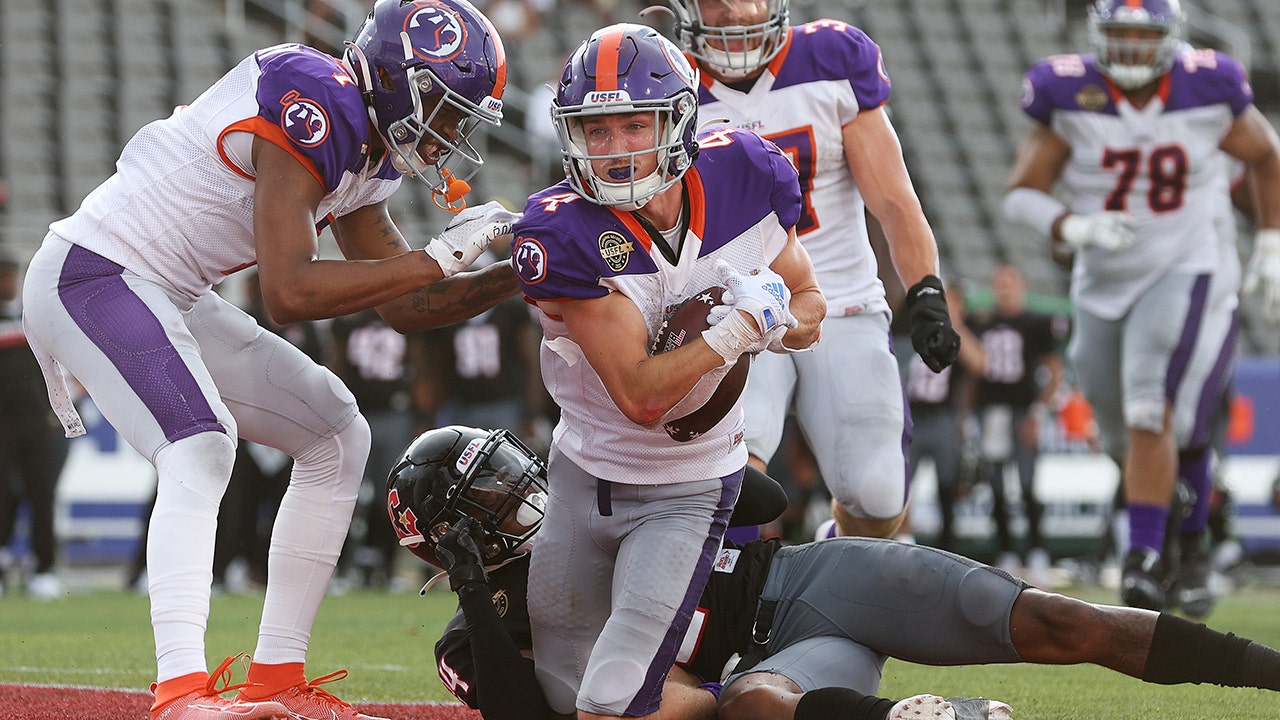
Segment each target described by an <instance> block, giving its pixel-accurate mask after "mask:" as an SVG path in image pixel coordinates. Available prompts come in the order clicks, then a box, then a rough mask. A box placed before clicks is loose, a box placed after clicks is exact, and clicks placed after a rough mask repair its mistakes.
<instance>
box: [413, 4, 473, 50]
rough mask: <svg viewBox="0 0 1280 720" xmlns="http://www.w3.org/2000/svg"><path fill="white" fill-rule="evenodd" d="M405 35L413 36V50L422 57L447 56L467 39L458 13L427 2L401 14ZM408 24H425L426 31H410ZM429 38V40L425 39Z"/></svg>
mask: <svg viewBox="0 0 1280 720" xmlns="http://www.w3.org/2000/svg"><path fill="white" fill-rule="evenodd" d="M404 26H405V37H406V38H408V37H412V38H414V45H413V54H414V55H417V56H418V57H420V58H422V59H423V60H431V61H433V62H443V61H445V60H451V59H452V58H454V57H455V56H456V55H457V54H458V53H460V52H462V47H463V45H464V44H465V43H466V41H467V26H466V25H464V24H463V22H462V18H460V17H458V13H457V12H455V11H453V10H451V9H449V8H448V7H446V6H443V5H435V4H431V5H427V6H425V7H423V8H421V9H419V10H415V11H414V12H413V13H410V15H409V16H408V17H407V18H405V21H404ZM411 28H415V29H416V28H428V29H429V30H430V31H429V32H414V33H410V32H409V30H410V29H411ZM426 41H430V42H426Z"/></svg>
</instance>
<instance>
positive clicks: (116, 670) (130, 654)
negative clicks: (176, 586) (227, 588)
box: [0, 588, 1280, 720]
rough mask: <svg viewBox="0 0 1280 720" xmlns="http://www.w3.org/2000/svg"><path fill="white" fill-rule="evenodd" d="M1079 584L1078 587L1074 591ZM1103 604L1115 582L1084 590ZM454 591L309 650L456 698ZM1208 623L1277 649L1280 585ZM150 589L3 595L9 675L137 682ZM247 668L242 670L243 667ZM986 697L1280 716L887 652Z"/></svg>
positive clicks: (374, 596) (1248, 693)
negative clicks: (449, 641)
mask: <svg viewBox="0 0 1280 720" xmlns="http://www.w3.org/2000/svg"><path fill="white" fill-rule="evenodd" d="M1073 592H1075V591H1073ZM1077 594H1080V595H1081V596H1083V597H1086V598H1087V599H1091V600H1094V601H1100V602H1107V601H1110V600H1111V595H1110V593H1107V592H1103V591H1100V590H1097V589H1083V590H1080V591H1079V592H1078V593H1077ZM261 606H262V597H261V595H247V596H219V597H215V598H214V600H213V613H212V616H211V618H210V624H209V634H208V638H209V643H208V645H209V650H210V656H209V659H210V666H211V667H212V666H213V665H214V664H216V663H217V662H219V661H221V660H222V658H223V657H225V656H226V655H229V654H233V653H236V652H251V651H252V650H253V644H254V639H255V637H256V632H257V622H258V617H259V612H260V610H261ZM453 608H454V604H453V595H452V594H450V593H449V592H447V591H433V592H431V593H429V594H428V596H427V597H426V598H420V597H418V596H417V594H416V593H407V594H382V593H371V592H352V593H350V594H346V595H340V596H331V597H329V598H327V599H326V600H325V603H324V605H323V606H322V607H321V610H320V616H319V618H318V620H317V622H316V626H315V631H314V633H313V634H312V643H311V652H310V655H309V657H308V663H307V664H308V672H309V674H310V675H312V676H315V675H321V674H324V673H328V672H331V671H333V670H336V669H338V668H343V667H345V668H347V669H348V670H350V671H351V675H350V677H348V678H347V679H346V680H343V681H342V682H341V683H339V684H338V685H336V686H333V687H332V689H333V690H334V691H335V692H337V693H338V694H339V695H340V696H341V697H343V698H344V699H346V700H350V701H353V702H421V701H449V700H452V696H450V695H448V693H446V692H445V690H444V688H443V687H442V686H441V684H440V682H439V680H438V678H437V677H436V671H435V664H434V660H433V657H432V645H433V643H434V641H435V638H436V636H437V633H438V632H439V630H440V629H441V628H442V627H443V626H444V623H445V622H446V620H447V619H448V618H449V616H450V615H451V614H452V613H453ZM1209 624H1210V625H1211V626H1212V627H1214V628H1216V629H1219V630H1223V631H1231V632H1235V633H1237V634H1239V635H1244V636H1246V637H1250V638H1253V639H1255V640H1259V641H1261V642H1265V643H1267V644H1269V645H1271V646H1273V647H1280V589H1274V588H1266V589H1259V588H1253V589H1246V590H1242V591H1239V592H1237V593H1236V594H1235V595H1232V596H1231V597H1229V598H1227V599H1226V600H1224V601H1223V602H1222V603H1220V604H1219V606H1218V608H1217V609H1216V610H1215V611H1214V614H1213V616H1212V617H1211V618H1210V622H1209ZM153 672H154V670H153V660H152V641H151V630H150V625H149V623H148V619H147V601H146V598H145V597H142V596H139V595H134V594H126V593H121V592H97V593H92V594H83V595H72V596H70V597H68V598H67V599H65V600H62V601H59V602H54V603H38V602H33V601H29V600H26V599H25V598H22V597H4V598H0V683H30V684H67V685H79V686H93V687H107V688H124V689H135V690H141V689H144V688H146V687H147V686H148V685H149V684H150V682H151V681H152V679H153ZM236 677H237V679H239V678H242V677H243V673H242V672H241V671H239V670H237V676H236ZM919 692H932V693H936V694H940V695H983V696H985V697H992V698H997V699H1000V700H1004V701H1005V702H1008V703H1010V704H1011V705H1013V707H1014V710H1015V717H1016V718H1018V719H1019V720H1081V719H1082V718H1090V719H1092V718H1098V719H1104V718H1105V719H1106V720H1158V719H1165V718H1168V719H1174V720H1181V719H1183V718H1205V719H1209V718H1213V719H1214V720H1217V719H1218V718H1240V719H1246V720H1255V719H1256V720H1264V719H1267V720H1272V719H1274V718H1276V717H1278V716H1280V704H1278V701H1280V696H1278V695H1276V694H1274V693H1268V692H1264V691H1260V690H1236V689H1225V688H1217V687H1212V686H1193V685H1186V686H1178V687H1162V686H1154V685H1147V684H1144V683H1141V682H1139V681H1137V680H1133V679H1131V678H1127V677H1124V676H1121V675H1118V674H1116V673H1113V672H1110V671H1106V670H1102V669H1101V668H1096V667H1048V666H1032V665H1019V666H981V667H978V666H974V667H959V668H932V667H924V666H920V665H910V664H907V663H901V662H896V661H890V662H889V664H888V666H887V667H886V669H885V677H884V684H883V686H882V688H881V694H882V695H885V696H887V697H903V696H907V695H912V694H916V693H919Z"/></svg>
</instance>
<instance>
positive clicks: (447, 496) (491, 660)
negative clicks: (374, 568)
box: [387, 426, 1280, 720]
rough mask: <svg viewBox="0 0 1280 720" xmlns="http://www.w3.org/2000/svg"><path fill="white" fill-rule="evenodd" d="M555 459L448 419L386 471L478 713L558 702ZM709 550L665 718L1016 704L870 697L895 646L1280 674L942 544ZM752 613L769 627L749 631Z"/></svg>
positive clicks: (948, 711) (989, 657)
mask: <svg viewBox="0 0 1280 720" xmlns="http://www.w3.org/2000/svg"><path fill="white" fill-rule="evenodd" d="M545 472H546V471H545V465H544V463H543V462H542V460H541V459H539V458H538V457H537V456H536V455H534V454H533V453H532V452H531V451H530V450H529V449H528V448H527V447H525V446H524V444H523V443H521V442H520V441H519V439H517V438H516V437H515V436H513V435H512V434H510V433H508V432H507V431H504V430H495V431H484V430H477V429H475V428H464V427H458V426H452V427H446V428H440V429H436V430H431V431H429V432H427V433H424V434H423V435H421V436H419V437H418V438H417V439H415V440H414V441H413V443H411V444H410V445H409V447H408V448H407V449H406V452H405V456H404V459H402V460H401V461H400V463H399V464H398V465H397V466H396V467H395V468H394V469H393V470H392V472H391V475H390V477H389V478H388V481H387V505H388V510H389V511H390V513H391V516H392V519H393V521H394V524H395V526H396V531H397V533H399V535H400V536H401V544H402V545H405V546H406V547H408V548H409V549H410V550H411V551H412V552H413V553H414V554H415V555H417V556H418V557H421V558H423V559H425V560H427V561H428V562H431V563H433V564H435V565H438V566H439V567H442V568H445V569H446V570H447V572H448V577H449V586H450V588H451V589H453V590H454V591H455V592H457V593H458V599H459V606H460V609H459V612H458V614H457V615H455V616H454V618H453V619H452V620H451V621H450V623H449V625H448V627H446V629H445V632H444V635H443V636H442V637H441V639H440V640H439V642H437V644H436V657H437V660H438V663H439V671H440V677H441V679H442V680H443V681H444V683H445V684H446V686H447V687H449V689H450V690H451V691H453V693H454V694H455V695H457V696H458V697H459V698H460V699H461V700H462V701H463V702H465V703H467V705H469V706H470V707H472V708H476V709H479V710H480V711H481V714H482V715H483V716H484V717H485V720H507V719H508V718H521V719H526V720H527V719H537V718H549V717H551V713H550V711H549V710H548V709H547V706H546V702H545V699H544V698H543V696H542V693H541V690H540V688H539V686H538V684H537V681H536V680H535V678H534V674H533V660H532V643H531V641H530V635H529V625H528V614H527V607H526V604H525V597H526V595H525V589H526V586H527V585H526V584H527V580H528V553H529V551H530V550H531V546H532V545H533V540H534V537H535V535H536V533H537V531H538V528H539V525H540V524H541V522H542V510H541V507H542V504H543V503H544V493H545V482H546V479H545ZM770 482H771V481H770V480H769V479H768V478H767V477H765V476H763V475H757V476H755V477H754V479H753V480H752V484H751V485H748V484H745V483H744V488H743V489H744V492H743V497H744V498H747V500H746V501H745V502H746V503H754V505H755V506H754V507H752V506H749V505H745V506H744V505H739V507H738V508H737V509H736V510H735V520H736V521H738V522H743V523H755V522H758V521H759V520H760V519H761V517H760V515H761V514H762V508H763V507H765V506H770V505H771V502H770V501H765V502H759V501H758V496H756V497H752V493H749V492H747V490H748V488H749V487H752V488H756V487H763V488H766V489H767V488H769V483H770ZM766 491H767V490H766ZM766 514H767V513H766ZM747 515H751V517H747ZM715 568H716V571H715V572H713V573H712V576H711V580H710V581H709V582H708V584H707V587H706V590H705V591H704V592H703V595H702V598H701V601H700V602H699V607H698V611H697V614H696V616H695V618H694V620H693V622H692V623H691V624H690V632H689V635H688V636H687V637H685V638H684V639H683V643H682V649H681V652H680V653H679V654H678V663H677V667H675V668H673V669H672V671H671V674H670V676H669V677H668V680H667V684H666V687H665V690H664V694H663V712H664V713H665V717H667V718H678V719H680V720H684V719H686V718H688V719H692V718H712V717H716V712H717V709H718V713H719V718H721V720H754V719H756V718H761V719H763V718H770V719H771V720H776V719H777V718H794V719H795V720H826V719H828V718H841V719H842V720H886V719H888V720H896V719H898V718H917V717H930V718H960V719H962V720H963V719H966V718H976V719H982V718H1008V717H1010V710H1009V708H1008V706H1007V705H1004V704H1003V703H998V702H994V701H985V700H972V699H957V701H956V702H955V703H950V702H948V701H944V700H943V699H942V698H938V697H936V696H932V695H922V696H916V697H914V698H909V699H908V700H904V701H901V702H898V703H894V702H893V701H891V700H885V699H882V698H877V697H873V696H872V694H873V693H875V691H876V689H877V687H878V685H879V681H880V671H881V668H882V666H883V664H884V660H885V658H886V657H893V658H898V659H901V660H906V661H909V662H916V663H921V664H928V665H963V664H990V663H1016V662H1030V663H1043V664H1076V663H1093V664H1096V665H1101V666H1103V667H1107V668H1111V669H1113V670H1116V671H1118V672H1122V673H1124V674H1126V675H1130V676H1132V677H1136V678H1140V679H1142V680H1144V681H1147V682H1153V683H1160V684H1176V683H1188V682H1189V683H1202V682H1210V683H1214V684H1217V685H1225V686H1231V687H1257V688H1265V689H1269V690H1280V653H1277V652H1276V651H1275V650H1272V649H1271V648H1268V647H1266V646H1264V645H1260V644H1258V643H1255V642H1252V641H1250V640H1248V639H1247V638H1241V637H1236V636H1234V635H1231V634H1225V635H1224V634H1222V633H1219V632H1216V631H1214V630H1211V629H1209V628H1208V627H1206V626H1204V625H1201V624H1198V623H1192V622H1189V621H1187V620H1184V619H1181V618H1179V617H1176V616H1173V615H1169V614H1162V613H1156V612H1152V611H1149V610H1140V609H1134V608H1124V607H1113V606H1107V605H1094V604H1091V603H1086V602H1083V601H1081V600H1076V599H1074V598H1069V597H1065V596H1062V595H1056V594H1052V593H1046V592H1042V591H1040V590H1036V589H1035V588H1032V587H1030V586H1028V585H1026V584H1025V583H1023V582H1022V581H1020V580H1017V579H1015V578H1012V577H1010V576H1009V575H1008V574H1006V573H1004V572H1002V571H1000V570H997V569H995V568H991V567H988V566H985V565H982V564H980V563H977V562H974V561H972V560H969V559H967V558H963V557H960V556H957V555H953V554H950V553H947V552H943V551H941V550H936V549H933V548H927V547H922V546H918V545H907V544H903V543H896V542H892V541H888V540H876V539H868V538H832V539H829V540H824V541H821V542H817V543H807V544H804V545H799V546H795V547H785V548H784V547H780V545H779V543H778V542H777V541H776V540H769V541H752V542H749V543H747V544H746V545H745V546H741V547H738V546H735V545H733V544H731V543H729V542H728V541H726V544H725V547H724V548H723V549H722V551H721V553H720V556H719V558H718V560H717V562H716V564H715ZM818 578H822V580H821V581H818V580H817V579H818ZM753 630H754V632H755V634H756V637H757V638H760V639H766V638H767V640H768V642H767V644H765V645H763V646H762V645H758V644H756V643H754V642H753V640H752V633H753ZM673 642H677V640H673ZM1194 649H1198V650H1194ZM736 656H745V658H746V659H745V660H739V659H738V658H737V657H736ZM721 680H723V690H721V685H720V682H719V681H721ZM715 697H718V698H719V701H718V703H717V702H716V700H715V699H714V698H715Z"/></svg>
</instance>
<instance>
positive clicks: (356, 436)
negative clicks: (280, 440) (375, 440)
mask: <svg viewBox="0 0 1280 720" xmlns="http://www.w3.org/2000/svg"><path fill="white" fill-rule="evenodd" d="M372 437H373V436H372V435H371V434H370V432H369V422H368V421H367V420H365V419H364V416H363V415H360V414H357V415H356V416H355V417H354V418H352V419H351V422H349V423H347V426H346V427H344V428H343V429H342V430H339V431H338V432H337V433H335V434H333V435H331V436H329V437H322V438H319V439H318V440H317V441H316V442H314V443H312V444H311V445H310V446H309V447H307V448H305V449H303V450H301V451H299V452H298V453H297V454H296V455H294V457H293V459H294V463H295V465H294V471H293V480H292V483H293V484H295V485H308V484H327V483H334V484H336V485H337V486H338V488H335V489H339V488H340V490H341V492H342V494H344V495H345V494H347V493H348V492H349V493H350V494H351V495H352V496H354V495H355V494H356V493H358V492H359V490H360V483H361V480H362V479H363V477H364V465H365V462H366V461H367V460H368V459H369V446H370V445H371V444H372ZM387 470H390V468H387Z"/></svg>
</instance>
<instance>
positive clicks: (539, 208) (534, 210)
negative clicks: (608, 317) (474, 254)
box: [511, 183, 609, 300]
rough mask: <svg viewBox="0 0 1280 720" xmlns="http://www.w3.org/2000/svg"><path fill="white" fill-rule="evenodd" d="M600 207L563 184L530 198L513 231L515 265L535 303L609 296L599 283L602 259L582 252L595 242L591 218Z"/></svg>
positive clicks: (525, 288) (512, 262)
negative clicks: (588, 240)
mask: <svg viewBox="0 0 1280 720" xmlns="http://www.w3.org/2000/svg"><path fill="white" fill-rule="evenodd" d="M596 210H600V208H598V206H596V205H593V204H591V202H590V201H588V200H586V199H584V198H582V197H581V196H580V195H577V193H574V192H573V191H572V190H569V189H568V184H567V183H561V184H560V185H557V186H555V187H552V188H548V189H547V190H543V191H542V192H540V193H536V194H534V195H532V196H530V197H529V200H528V202H527V203H526V204H525V209H524V216H523V217H522V218H521V220H520V221H519V222H517V223H516V224H515V227H514V228H513V229H512V233H513V235H514V239H513V240H512V252H511V266H512V268H513V269H514V270H515V273H516V278H518V279H519V281H520V286H521V288H522V289H523V290H524V294H525V295H526V296H528V297H530V298H532V299H534V300H565V299H588V298H597V297H603V296H605V295H607V294H609V290H608V288H605V287H603V286H602V285H601V284H600V279H601V277H602V276H603V274H604V268H603V267H602V264H603V259H602V258H601V257H600V253H599V250H598V248H597V250H596V254H595V257H592V256H591V255H590V254H588V253H587V252H586V251H585V250H584V249H583V248H584V247H585V246H584V245H583V239H584V238H588V237H589V238H591V239H592V240H594V239H595V237H596V236H597V235H600V233H599V232H596V233H595V234H591V232H590V230H591V227H590V220H589V218H590V217H592V216H594V215H596V214H597V213H596V212H595V211H596Z"/></svg>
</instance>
